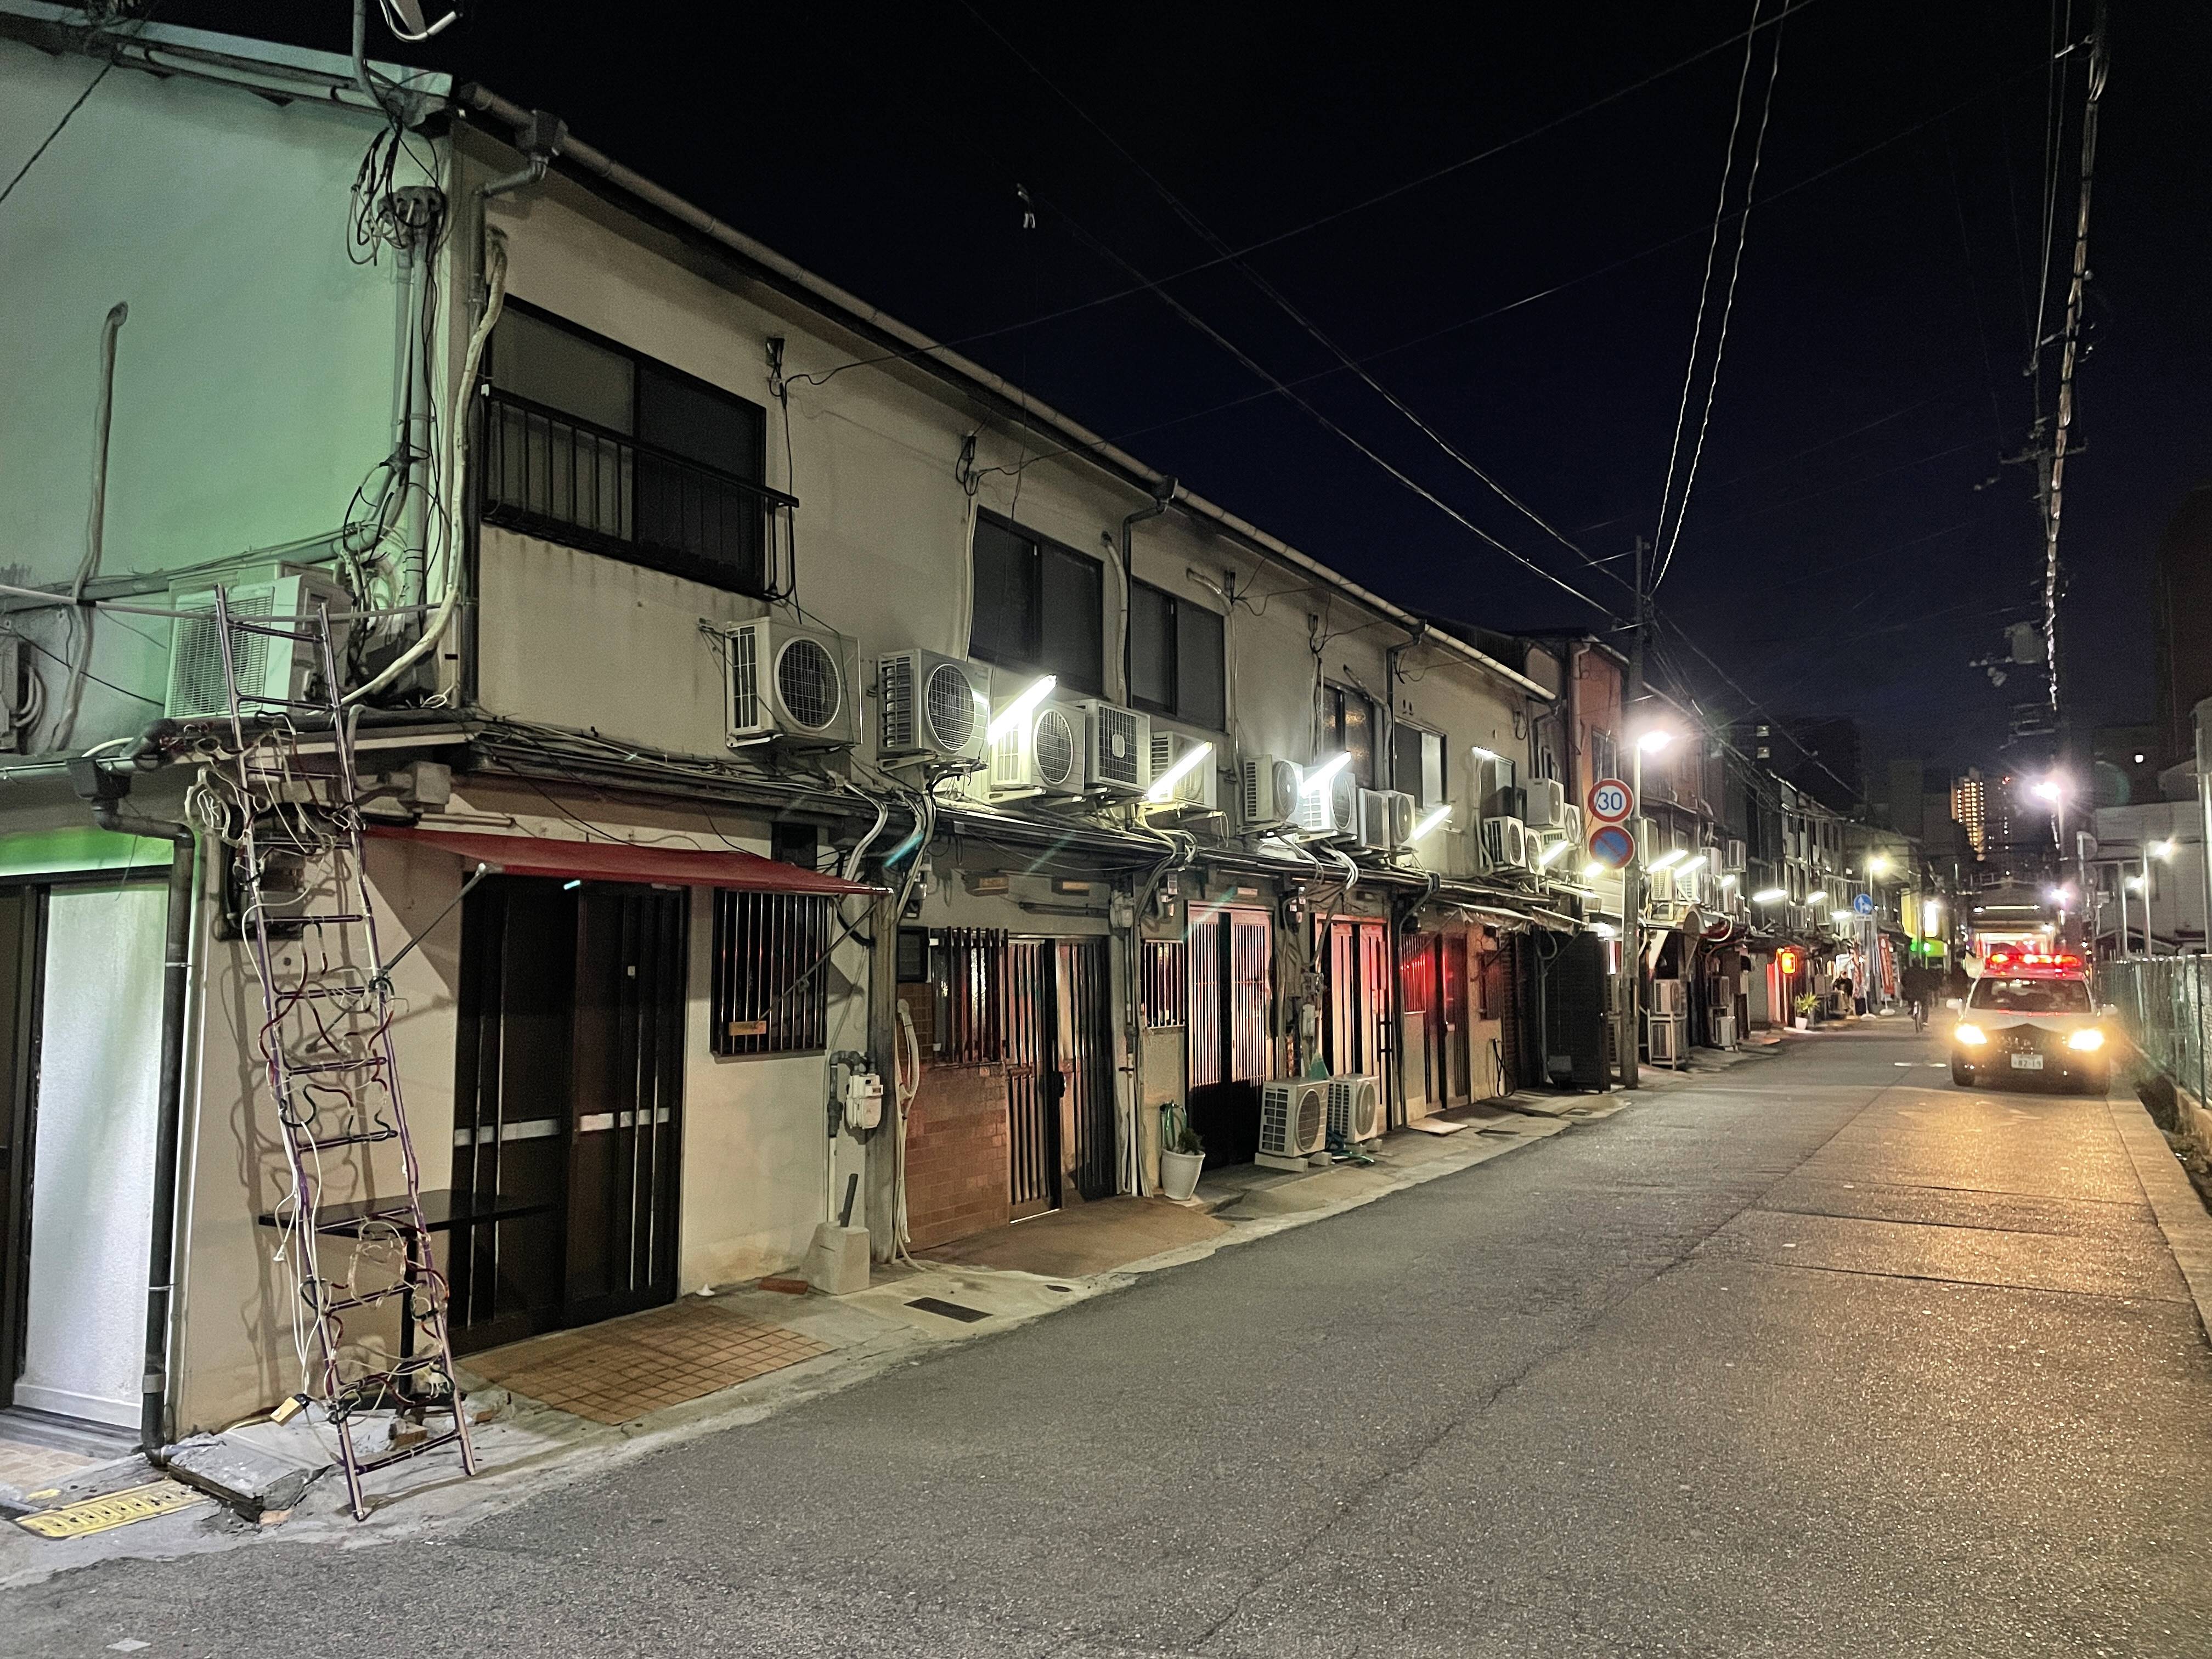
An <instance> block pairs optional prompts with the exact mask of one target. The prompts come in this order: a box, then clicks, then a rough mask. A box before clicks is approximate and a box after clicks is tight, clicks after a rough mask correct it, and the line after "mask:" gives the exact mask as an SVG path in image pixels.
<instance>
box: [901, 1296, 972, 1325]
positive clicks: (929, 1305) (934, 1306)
mask: <svg viewBox="0 0 2212 1659" xmlns="http://www.w3.org/2000/svg"><path fill="white" fill-rule="evenodd" d="M906 1305H907V1306H908V1307H909V1308H919V1309H921V1310H922V1312H924V1313H933V1314H942V1315H944V1316H945V1318H947V1319H957V1320H958V1321H959V1322H961V1323H962V1324H963V1325H972V1324H974V1323H975V1322H976V1321H977V1320H979V1319H988V1318H989V1317H990V1315H988V1314H987V1313H985V1312H984V1311H983V1310H981V1308H963V1307H962V1306H961V1305H960V1304H958V1303H957V1302H947V1301H945V1299H944V1298H943V1297H935V1296H918V1297H915V1299H914V1300H913V1301H911V1302H909V1303H908V1304H906Z"/></svg>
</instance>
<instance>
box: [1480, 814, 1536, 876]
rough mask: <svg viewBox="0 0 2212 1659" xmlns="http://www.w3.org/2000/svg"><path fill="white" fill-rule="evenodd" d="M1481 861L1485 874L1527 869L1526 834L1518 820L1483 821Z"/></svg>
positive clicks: (1496, 819) (1494, 819)
mask: <svg viewBox="0 0 2212 1659" xmlns="http://www.w3.org/2000/svg"><path fill="white" fill-rule="evenodd" d="M1482 861H1483V867H1484V871H1485V873H1486V874H1502V873H1504V872H1507V871H1512V870H1525V869H1527V868H1528V829H1527V828H1526V827H1525V826H1524V825H1523V824H1522V822H1521V820H1520V819H1518V818H1485V819H1483V821H1482Z"/></svg>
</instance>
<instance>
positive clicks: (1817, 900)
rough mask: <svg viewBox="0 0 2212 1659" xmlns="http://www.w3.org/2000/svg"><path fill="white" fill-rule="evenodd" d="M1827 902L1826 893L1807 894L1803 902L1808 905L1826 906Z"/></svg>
mask: <svg viewBox="0 0 2212 1659" xmlns="http://www.w3.org/2000/svg"><path fill="white" fill-rule="evenodd" d="M1805 902H1806V903H1808V904H1826V902H1828V896H1827V895H1826V893H1808V894H1806V895H1805Z"/></svg>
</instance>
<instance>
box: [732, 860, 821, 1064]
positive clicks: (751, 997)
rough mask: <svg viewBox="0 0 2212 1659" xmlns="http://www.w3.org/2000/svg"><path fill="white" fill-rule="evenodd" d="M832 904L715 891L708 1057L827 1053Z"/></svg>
mask: <svg viewBox="0 0 2212 1659" xmlns="http://www.w3.org/2000/svg"><path fill="white" fill-rule="evenodd" d="M836 920H837V918H836V901H835V900H833V899H831V898H829V896H826V895H824V894H819V893H742V892H734V891H731V890H726V889H717V890H716V891H715V893H714V977H713V985H712V988H711V991H710V997H711V1000H710V1001H709V1003H708V1008H709V1011H710V1013H709V1018H710V1021H711V1026H710V1030H711V1035H712V1037H713V1042H714V1053H715V1054H718V1055H720V1056H721V1057H723V1058H725V1059H728V1058H732V1057H735V1056H738V1055H744V1054H805V1053H808V1052H810V1051H811V1050H816V1049H820V1048H826V1047H827V1046H828V1044H829V945H830V940H831V939H833V938H835V937H836Z"/></svg>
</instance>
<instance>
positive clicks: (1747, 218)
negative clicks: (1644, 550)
mask: <svg viewBox="0 0 2212 1659" xmlns="http://www.w3.org/2000/svg"><path fill="white" fill-rule="evenodd" d="M1752 5H1753V15H1754V16H1755V15H1757V9H1758V6H1759V0H1752ZM1748 61H1749V60H1748V54H1747V58H1746V62H1747V64H1748ZM1781 74H1782V35H1781V33H1780V31H1779V30H1778V31H1777V32H1776V33H1775V36H1774V53H1773V56H1772V58H1771V59H1770V60H1769V61H1768V64H1767V69H1766V100H1765V104H1764V105H1763V106H1761V107H1760V110H1759V137H1757V138H1756V139H1755V140H1753V143H1752V147H1751V171H1750V173H1748V174H1747V176H1746V178H1745V180H1744V188H1743V212H1742V213H1741V215H1740V216H1738V218H1737V220H1736V237H1735V259H1734V260H1732V261H1731V262H1730V264H1729V283H1728V298H1727V299H1726V300H1725V301H1723V304H1722V306H1721V325H1720V332H1719V334H1718V335H1717V337H1716V338H1715V339H1714V342H1713V366H1712V371H1711V374H1710V376H1709V377H1708V378H1707V380H1706V381H1705V412H1704V414H1702V415H1701V416H1699V418H1698V442H1697V447H1695V448H1693V449H1692V451H1691V452H1690V470H1689V473H1688V475H1687V476H1686V477H1685V478H1684V479H1683V481H1682V497H1681V499H1680V501H1677V502H1676V503H1675V504H1674V534H1673V536H1672V537H1671V538H1669V539H1668V543H1667V546H1666V550H1665V551H1664V552H1663V553H1662V554H1661V555H1660V558H1659V573H1658V574H1656V576H1654V577H1652V579H1651V586H1652V589H1653V591H1655V592H1656V591H1657V589H1658V586H1659V584H1660V583H1662V582H1663V581H1665V580H1667V573H1668V571H1669V570H1671V569H1673V568H1674V550H1675V549H1676V548H1678V547H1680V545H1681V542H1682V525H1683V522H1684V520H1686V519H1687V518H1688V517H1689V515H1690V492H1691V491H1692V489H1695V488H1696V487H1697V483H1698V463H1699V461H1700V460H1701V459H1703V458H1704V456H1705V434H1706V432H1707V431H1708V430H1709V429H1710V428H1711V425H1712V419H1713V399H1714V398H1715V397H1716V395H1717V393H1718V392H1719V391H1720V385H1721V359H1722V357H1723V356H1724V355H1725V354H1726V353H1727V351H1728V331H1729V319H1730V318H1731V317H1733V316H1734V315H1735V289H1736V283H1737V282H1738V280H1739V279H1741V276H1743V250H1744V244H1745V243H1746V242H1747V241H1748V240H1750V236H1751V204H1752V202H1753V198H1754V197H1756V196H1757V194H1758V192H1759V160H1760V158H1761V157H1762V156H1764V155H1765V153H1766V129H1767V124H1768V123H1769V121H1771V119H1772V118H1773V115H1774V83H1775V82H1776V81H1777V80H1778V79H1779V78H1780V77H1781ZM1730 142H1731V143H1733V142H1734V140H1733V137H1731V140H1730ZM1721 193H1722V196H1723V198H1725V197H1726V196H1727V193H1728V175H1727V174H1726V173H1723V174H1722V175H1721ZM1703 305H1704V298H1703V296H1702V295H1700V296H1699V307H1700V308H1701V309H1702V307H1703ZM1690 361H1691V362H1692V365H1693V366H1694V365H1695V363H1696V362H1697V343H1696V341H1695V340H1694V338H1693V339H1692V342H1691V345H1690ZM1676 439H1677V441H1680V427H1679V426H1678V427H1677V428H1676ZM1668 470H1669V471H1670V472H1671V471H1672V464H1671V463H1670V464H1669V468H1668ZM1659 506H1660V513H1659V520H1660V526H1661V528H1662V530H1663V529H1664V528H1665V526H1666V519H1667V513H1666V500H1665V497H1664V496H1663V495H1662V497H1661V499H1660V504H1659ZM1653 545H1654V547H1655V548H1656V546H1657V538H1656V537H1655V538H1653Z"/></svg>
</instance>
